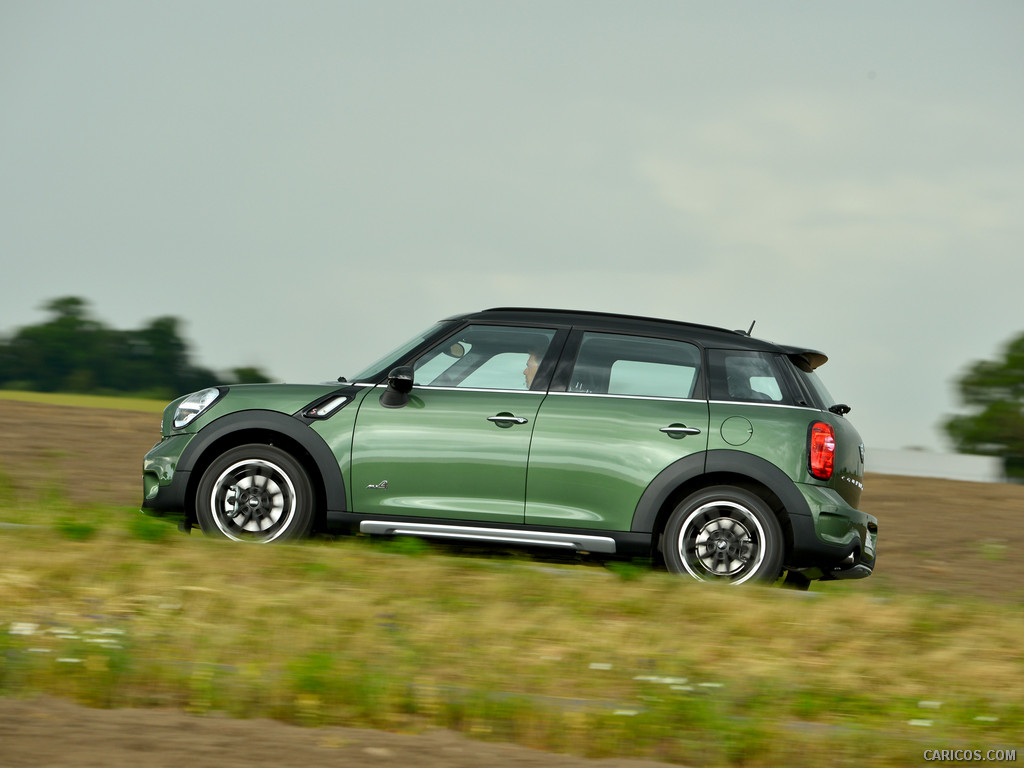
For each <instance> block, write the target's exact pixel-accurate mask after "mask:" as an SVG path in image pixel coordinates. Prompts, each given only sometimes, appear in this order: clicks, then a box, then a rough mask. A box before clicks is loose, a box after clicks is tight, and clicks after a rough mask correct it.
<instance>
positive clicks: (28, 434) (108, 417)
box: [0, 399, 1024, 768]
mask: <svg viewBox="0 0 1024 768" xmlns="http://www.w3.org/2000/svg"><path fill="white" fill-rule="evenodd" d="M158 439H159V417H158V416H157V415H156V414H145V413H135V412H128V411H108V410H102V409H90V408H76V407H65V406H52V405H40V404H34V403H22V402H14V401H7V400H3V399H0V491H4V492H6V493H13V494H15V495H17V496H18V497H19V498H26V497H28V498H35V497H40V498H46V497H47V496H48V495H49V496H51V497H54V498H65V499H68V500H70V501H71V502H73V503H78V504H90V503H104V504H114V505H120V506H136V505H138V504H139V502H140V499H141V493H142V489H141V485H142V484H141V476H140V472H141V459H142V456H143V454H144V453H145V452H146V451H147V450H148V449H149V448H150V447H151V446H152V445H153V444H154V443H155V442H156V441H157V440H158ZM861 507H862V508H863V509H864V510H866V511H868V512H870V513H871V514H873V515H875V516H876V517H877V518H878V519H879V564H878V567H877V569H876V571H875V574H874V575H873V576H872V577H871V578H870V579H869V580H868V581H866V582H862V583H861V584H852V585H849V588H852V589H858V588H864V589H884V590H892V591H894V592H900V593H905V592H913V593H940V594H949V595H957V596H962V597H974V598H981V599H986V600H994V601H998V602H1006V603H1008V604H1009V603H1017V604H1018V605H1019V604H1020V601H1021V600H1022V599H1024V558H1020V557H1019V556H1018V553H1019V552H1020V551H1021V550H1022V549H1024V486H1017V485H1005V484H986V483H968V482H956V481H950V480H932V479H922V478H909V477H893V476H886V475H872V476H869V477H868V478H867V481H866V491H865V494H864V497H863V500H862V504H861ZM828 588H830V585H824V586H823V587H822V589H828ZM816 589H817V587H816ZM155 745H159V749H154V747H155ZM135 764H140V765H141V764H145V765H148V766H165V765H166V766H171V765H174V766H177V765H182V764H189V765H193V766H197V767H198V766H207V765H209V766H214V765H216V766H233V765H239V766H241V765H258V764H268V765H269V764H275V765H304V766H309V767H312V766H320V765H324V766H326V765H332V766H333V765H346V766H351V767H352V768H360V767H361V766H371V765H372V766H388V765H400V764H405V765H410V764H411V765H437V766H454V767H456V768H457V767H458V766H478V765H491V766H496V767H498V768H500V767H501V766H554V767H555V768H558V767H559V766H564V767H565V768H569V767H570V766H581V767H582V766H594V765H597V766H605V767H606V768H626V767H627V766H633V767H634V768H639V766H644V765H649V766H651V765H654V763H650V762H645V761H635V760H633V761H630V760H606V761H592V760H589V761H588V760H584V759H581V758H574V757H567V756H557V755H550V754H547V753H539V752H533V751H531V750H528V749H524V748H520V747H512V746H507V745H496V744H487V743H483V742H478V741H471V740H468V739H465V738H464V737H461V736H458V735H455V734H451V733H445V732H432V733H428V734H425V735H401V734H390V733H383V732H375V731H365V730H354V729H344V728H321V729H316V730H312V731H311V730H309V729H303V728H298V727H293V726H287V725H283V724H280V723H273V722H267V721H237V720H228V719H221V718H210V717H201V718H200V717H190V716H188V715H185V714H183V713H180V712H174V711H165V710H116V711H109V710H93V709H87V708H84V707H79V706H77V705H74V704H71V703H69V702H66V701H62V700H59V699H51V698H41V699H32V700H28V701H20V700H13V699H2V698H0V765H2V766H28V765H32V766H37V765H49V766H68V767H69V768H72V767H78V766H91V765H104V766H106V765H135Z"/></svg>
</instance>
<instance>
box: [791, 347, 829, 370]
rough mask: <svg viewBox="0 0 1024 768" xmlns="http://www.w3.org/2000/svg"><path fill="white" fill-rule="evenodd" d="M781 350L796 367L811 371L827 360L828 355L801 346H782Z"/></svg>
mask: <svg viewBox="0 0 1024 768" xmlns="http://www.w3.org/2000/svg"><path fill="white" fill-rule="evenodd" d="M782 351H783V352H784V353H785V354H786V357H788V358H789V359H790V360H792V361H793V362H794V363H795V364H796V366H797V367H798V368H800V369H801V370H803V371H806V372H808V373H809V372H811V371H813V370H815V369H817V368H820V367H821V366H823V365H824V364H825V363H827V362H828V355H826V354H825V353H824V352H819V351H817V350H816V349H804V348H802V347H783V348H782Z"/></svg>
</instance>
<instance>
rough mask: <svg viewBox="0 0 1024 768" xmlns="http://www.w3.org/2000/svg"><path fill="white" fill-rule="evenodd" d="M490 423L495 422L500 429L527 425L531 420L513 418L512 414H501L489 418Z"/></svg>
mask: <svg viewBox="0 0 1024 768" xmlns="http://www.w3.org/2000/svg"><path fill="white" fill-rule="evenodd" d="M487 420H488V421H493V422H494V423H495V424H497V425H498V426H499V427H510V426H512V425H513V424H526V423H527V422H528V421H529V419H524V418H523V417H522V416H513V415H512V414H511V413H499V414H498V415H497V416H488V417H487Z"/></svg>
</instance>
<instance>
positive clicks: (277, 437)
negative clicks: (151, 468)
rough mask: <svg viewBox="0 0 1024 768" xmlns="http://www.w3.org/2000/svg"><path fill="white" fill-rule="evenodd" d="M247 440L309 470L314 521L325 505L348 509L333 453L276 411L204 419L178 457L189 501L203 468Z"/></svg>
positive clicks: (310, 432) (301, 425) (319, 439)
mask: <svg viewBox="0 0 1024 768" xmlns="http://www.w3.org/2000/svg"><path fill="white" fill-rule="evenodd" d="M246 443H267V444H271V445H276V446H277V447H279V448H281V449H283V450H286V451H288V452H289V453H290V454H292V455H293V456H294V457H295V459H296V460H297V461H299V462H300V463H301V464H302V465H303V467H304V468H305V470H306V472H307V473H308V474H309V479H310V482H311V483H312V485H313V490H314V493H315V494H316V496H317V501H318V505H317V506H318V509H317V511H316V514H317V518H316V521H317V522H316V524H317V526H319V525H320V524H321V523H322V522H323V519H324V515H325V512H326V510H328V509H329V510H335V511H346V510H347V508H348V507H347V503H346V494H345V481H344V478H343V477H342V475H341V467H339V466H338V462H337V460H336V459H335V458H334V454H333V453H332V452H331V449H330V447H329V446H328V445H327V443H326V442H325V441H324V439H323V438H322V437H321V436H320V435H318V434H317V433H316V432H314V431H313V430H312V429H310V428H309V427H308V426H306V424H304V423H303V422H301V421H299V420H298V419H295V418H293V417H291V416H286V415H285V414H283V413H278V412H276V411H238V412H235V413H232V414H228V415H227V416H222V417H221V418H219V419H217V420H216V421H213V422H211V423H210V424H207V425H206V426H205V427H204V428H203V429H202V430H201V431H200V432H198V433H197V434H196V437H195V439H193V440H192V441H191V442H190V443H189V444H188V447H187V448H186V449H185V451H184V452H183V453H182V455H181V458H180V459H179V460H178V469H179V470H182V471H187V472H190V476H189V488H188V491H187V493H186V501H187V503H188V504H189V505H190V506H192V507H193V508H192V509H190V510H188V512H189V515H190V516H192V517H194V515H195V509H194V505H193V502H192V500H193V499H194V498H195V492H196V489H197V488H198V487H199V482H200V479H201V478H202V474H203V472H204V471H205V470H206V468H207V467H208V466H209V465H210V464H211V463H212V462H213V461H214V459H215V458H216V457H217V456H219V455H220V454H222V453H223V452H224V451H227V450H230V449H231V448H234V447H236V446H239V445H244V444H246Z"/></svg>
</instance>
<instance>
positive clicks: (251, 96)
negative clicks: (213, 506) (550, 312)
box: [0, 0, 1024, 448]
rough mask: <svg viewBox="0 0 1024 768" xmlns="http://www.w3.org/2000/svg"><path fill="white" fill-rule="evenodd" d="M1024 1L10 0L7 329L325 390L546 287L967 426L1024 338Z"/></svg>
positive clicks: (871, 442) (554, 297)
mask: <svg viewBox="0 0 1024 768" xmlns="http://www.w3.org/2000/svg"><path fill="white" fill-rule="evenodd" d="M1022 40H1024V3H1021V2H1015V1H1013V0H1008V1H1007V2H967V1H966V0H964V2H942V1H941V0H940V1H934V0H928V1H927V2H925V0H919V1H918V2H900V1H899V0H884V1H882V2H864V1H863V0H862V1H859V2H843V3H840V2H824V1H822V2H790V1H788V0H782V1H780V2H772V3H766V2H760V1H758V2H728V3H719V2H712V1H711V0H705V1H704V2H681V1H680V2H599V1H596V0H574V1H571V2H569V1H567V2H557V1H554V2H552V1H550V0H544V1H543V2H495V1H494V0H487V1H486V2H482V1H481V2H359V3H356V2H340V1H339V2H301V1H299V2H295V1H293V2H287V3H285V2H253V1H252V0H245V1H238V2H217V1H216V0H205V1H204V2H181V1H180V0H176V1H175V2H144V1H140V0H126V1H124V2H98V1H96V0H92V1H91V2H73V1H71V0H68V1H67V2H45V1H40V0H32V1H31V2H29V1H27V0H26V1H25V2H11V1H10V0H0V334H10V333H12V332H13V331H14V330H16V329H17V328H19V327H22V326H24V325H28V324H32V323H36V322H39V321H41V320H42V319H43V318H44V316H45V315H44V313H43V312H42V311H41V306H42V305H43V304H44V303H45V302H46V301H47V300H49V299H52V298H55V297H58V296H65V295H76V296H82V297H84V298H86V299H87V300H88V301H89V302H90V304H91V305H92V308H93V312H94V315H95V316H96V317H97V319H99V320H101V321H103V322H104V323H106V324H107V325H109V326H112V327H116V328H123V329H127V328H136V327H139V326H141V325H142V324H144V323H145V322H147V321H148V320H149V319H152V318H154V317H157V316H161V315H175V316H178V317H181V318H183V319H184V320H186V321H187V324H186V326H185V329H184V333H185V335H186V336H187V337H188V338H189V339H190V341H191V342H192V344H193V353H194V357H195V360H196V362H197V363H199V364H201V365H204V366H208V367H212V368H215V369H220V370H224V369H228V368H231V367H235V366H239V365H250V364H251V365H258V366H260V367H262V368H264V369H265V370H267V371H268V372H270V373H271V374H272V375H273V376H274V377H275V378H278V379H281V380H287V381H323V380H328V379H332V378H335V377H337V376H338V375H343V374H346V373H349V374H351V373H353V372H354V371H356V370H357V369H359V368H361V367H362V366H363V365H364V364H365V363H368V362H369V361H370V360H371V359H373V358H375V357H377V356H378V355H379V354H380V353H382V352H384V351H386V348H391V347H393V346H395V345H396V344H397V343H398V342H400V341H402V340H404V339H405V338H406V337H408V336H411V335H412V334H413V333H414V332H417V331H419V330H421V329H422V328H423V327H426V326H427V325H428V324H430V323H432V322H433V321H434V320H436V319H439V318H442V317H446V316H448V315H451V314H455V313H459V312H464V311H472V310H477V309H483V308H486V307H491V306H507V305H520V306H553V307H565V308H573V309H594V310H602V311H611V312H625V313H631V314H645V315H653V316H658V317H668V318H672V319H678V320H690V321H694V322H700V323H708V324H712V325H721V326H725V327H728V328H747V327H748V326H749V325H750V323H751V322H752V321H755V320H756V321H757V326H756V328H755V332H754V335H755V336H761V337H762V338H767V339H771V340H773V341H778V342H782V343H788V344H805V345H808V346H811V347H816V348H819V349H821V350H823V351H824V352H826V354H828V355H829V356H830V358H831V360H830V361H829V363H828V364H827V365H826V366H825V367H824V368H823V369H821V374H822V378H823V379H824V380H825V382H826V384H827V385H828V386H829V388H830V389H831V390H832V391H833V393H834V394H835V395H836V396H837V398H838V399H840V400H842V401H844V402H848V403H849V404H850V405H851V406H853V412H852V414H851V416H850V418H851V419H853V421H854V423H855V424H856V425H857V427H858V429H859V430H860V432H861V434H862V435H863V437H864V440H865V442H866V443H867V445H868V446H869V447H872V446H875V447H885V448H900V447H906V446H926V447H931V448H943V447H944V446H945V443H944V438H943V437H942V436H941V433H940V430H939V428H938V426H939V424H940V423H941V421H942V419H943V418H944V416H945V415H947V414H949V413H951V412H952V411H953V410H954V409H955V408H956V407H957V401H956V398H955V392H954V389H953V385H952V382H953V379H954V377H955V376H956V375H957V374H958V373H960V372H961V371H962V370H963V369H964V367H965V366H967V365H969V364H970V363H971V362H972V361H973V360H976V359H980V358H985V357H992V356H994V355H996V354H997V353H998V352H999V350H1000V348H1001V346H1002V345H1003V344H1004V343H1005V342H1006V341H1007V340H1008V339H1009V338H1010V337H1012V336H1013V335H1015V334H1016V333H1019V332H1021V331H1024V310H1022V306H1024V301H1022V300H1021V298H1020V297H1021V293H1022V286H1024V280H1022V278H1024V258H1022V256H1024V252H1022V247H1021V246H1022V244H1024V45H1022V44H1021V41H1022Z"/></svg>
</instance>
